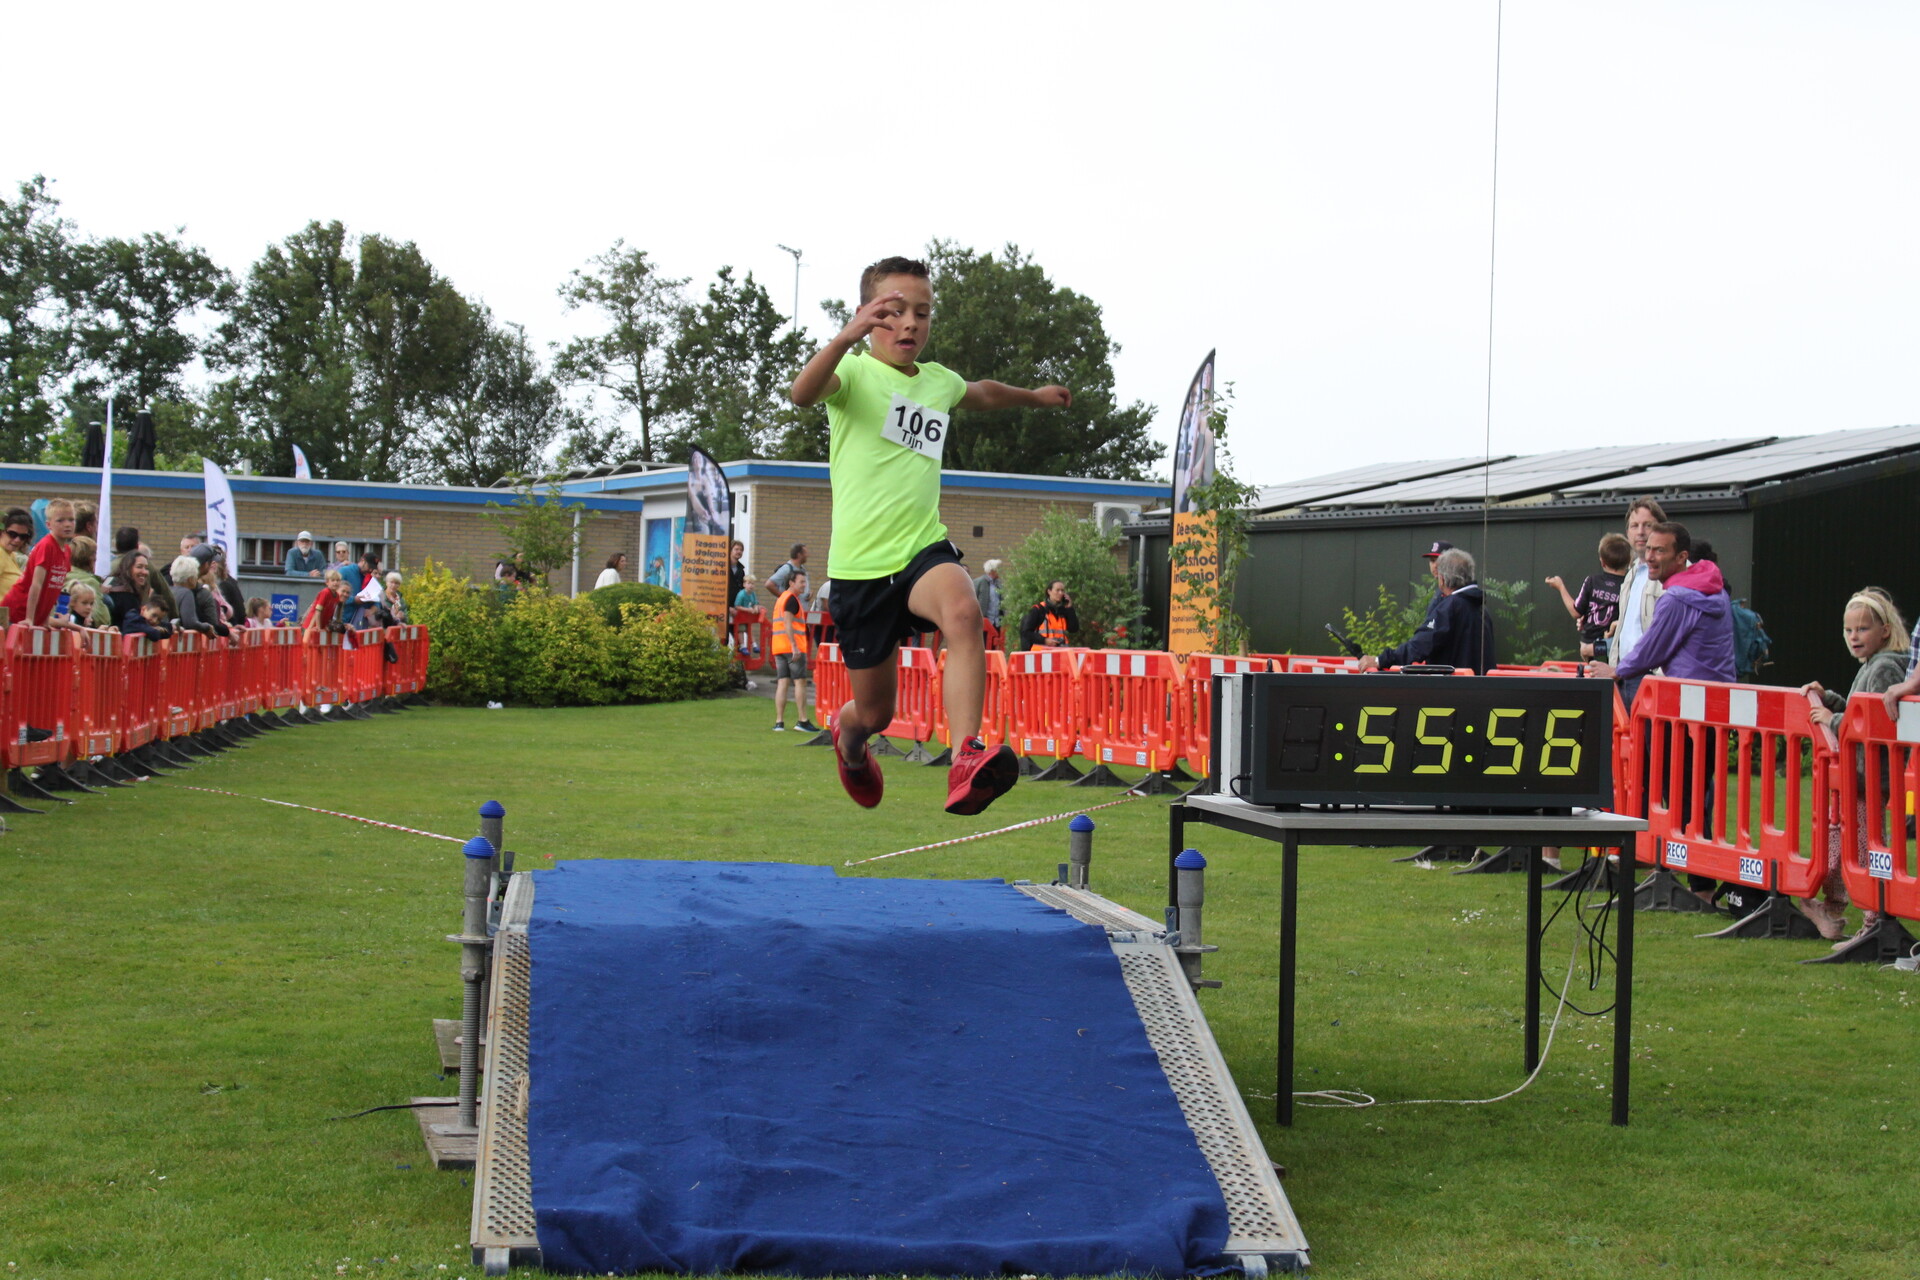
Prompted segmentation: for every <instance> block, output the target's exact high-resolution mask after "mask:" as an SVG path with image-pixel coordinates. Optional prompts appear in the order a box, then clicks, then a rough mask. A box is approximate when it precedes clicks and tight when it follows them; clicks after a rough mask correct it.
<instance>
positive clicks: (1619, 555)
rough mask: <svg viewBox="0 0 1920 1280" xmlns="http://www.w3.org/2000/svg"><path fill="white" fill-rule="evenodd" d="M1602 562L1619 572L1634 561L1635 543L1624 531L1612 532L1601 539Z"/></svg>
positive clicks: (1613, 570)
mask: <svg viewBox="0 0 1920 1280" xmlns="http://www.w3.org/2000/svg"><path fill="white" fill-rule="evenodd" d="M1600 563H1601V564H1603V565H1605V566H1606V567H1607V568H1608V569H1609V570H1611V571H1612V572H1614V573H1619V572H1621V571H1622V570H1624V569H1625V568H1626V567H1627V566H1628V565H1630V564H1632V563H1633V544H1632V543H1631V542H1628V541H1627V535H1626V534H1624V533H1610V534H1608V535H1607V536H1606V537H1604V538H1602V539H1600Z"/></svg>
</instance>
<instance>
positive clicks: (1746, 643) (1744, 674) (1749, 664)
mask: <svg viewBox="0 0 1920 1280" xmlns="http://www.w3.org/2000/svg"><path fill="white" fill-rule="evenodd" d="M1772 660H1773V639H1772V637H1770V636H1769V635H1767V625H1766V620H1765V619H1764V618H1762V617H1761V616H1760V615H1759V614H1757V613H1755V612H1754V611H1753V610H1752V609H1750V608H1748V607H1747V602H1746V601H1745V600H1735V601H1734V602H1733V666H1734V673H1735V674H1734V678H1735V679H1737V680H1739V681H1740V682H1741V683H1743V684H1747V683H1751V677H1753V676H1756V675H1758V674H1760V668H1762V667H1764V666H1766V665H1767V664H1768V663H1770V662H1771V661H1772Z"/></svg>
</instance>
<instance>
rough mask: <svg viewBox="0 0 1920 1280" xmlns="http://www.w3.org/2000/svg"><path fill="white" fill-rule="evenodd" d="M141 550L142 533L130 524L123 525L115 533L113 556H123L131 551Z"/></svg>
mask: <svg viewBox="0 0 1920 1280" xmlns="http://www.w3.org/2000/svg"><path fill="white" fill-rule="evenodd" d="M139 549H140V531H139V530H138V529H136V528H134V527H133V526H132V525H130V524H123V525H121V526H120V527H119V528H118V529H115V530H114V531H113V554H115V555H117V556H123V555H125V554H126V553H127V552H129V551H138V550H139Z"/></svg>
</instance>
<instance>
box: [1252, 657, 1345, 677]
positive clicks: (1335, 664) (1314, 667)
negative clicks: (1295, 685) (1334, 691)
mask: <svg viewBox="0 0 1920 1280" xmlns="http://www.w3.org/2000/svg"><path fill="white" fill-rule="evenodd" d="M1253 656H1254V657H1256V658H1266V659H1268V660H1270V661H1271V662H1272V663H1273V669H1274V670H1275V671H1300V672H1306V673H1307V674H1308V675H1327V676H1341V675H1351V674H1352V673H1353V672H1356V671H1358V670H1359V669H1360V659H1358V658H1348V657H1344V656H1342V655H1339V654H1313V653H1256V654H1254V655H1253Z"/></svg>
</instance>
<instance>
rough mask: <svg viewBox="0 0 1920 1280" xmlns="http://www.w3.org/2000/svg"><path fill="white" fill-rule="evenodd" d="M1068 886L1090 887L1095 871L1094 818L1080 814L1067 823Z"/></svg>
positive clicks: (1073, 887)
mask: <svg viewBox="0 0 1920 1280" xmlns="http://www.w3.org/2000/svg"><path fill="white" fill-rule="evenodd" d="M1067 833H1068V834H1067V887H1068V888H1070V889H1085V888H1088V887H1090V885H1091V883H1092V881H1091V876H1092V871H1093V819H1092V818H1089V817H1088V816H1087V815H1086V814H1084V813H1083V814H1080V815H1079V816H1078V817H1076V818H1075V819H1074V820H1073V821H1072V822H1070V823H1068V824H1067Z"/></svg>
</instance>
